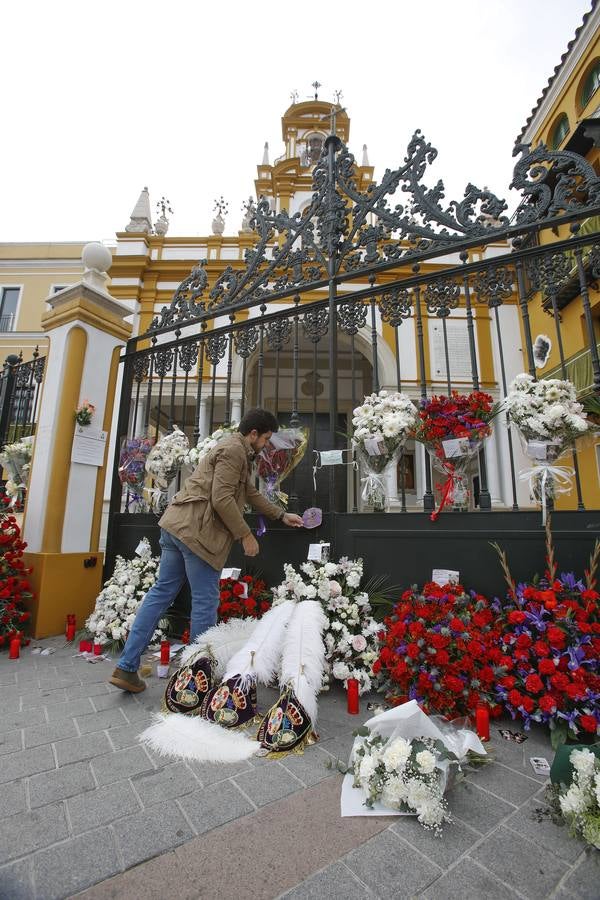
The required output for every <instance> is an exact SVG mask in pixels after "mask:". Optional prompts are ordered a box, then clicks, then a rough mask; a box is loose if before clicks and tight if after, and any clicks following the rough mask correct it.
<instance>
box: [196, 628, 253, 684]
mask: <svg viewBox="0 0 600 900" xmlns="http://www.w3.org/2000/svg"><path fill="white" fill-rule="evenodd" d="M257 625H258V622H257V620H256V619H229V621H228V622H221V623H220V624H219V625H213V627H212V628H209V629H208V631H204V632H203V633H202V634H199V635H198V637H197V638H196V640H195V641H194V643H193V644H190V645H189V646H188V647H186V648H185V649H184V650H183V651H182V654H181V665H185V663H187V662H188V660H190V659H191V658H192V657H194V656H197V655H198V654H201V653H202V651H206V650H207V649H209V648H210V651H211V653H212V655H213V656H214V657H215V659H216V661H217V667H216V670H215V673H214V677H215V678H216V679H217V680H220V678H221V676H222V675H223V672H224V671H225V669H226V668H227V664H228V662H229V660H230V659H231V657H232V656H233V655H234V654H235V653H237V652H238V650H240V649H241V648H242V647H243V646H244V644H245V643H246V641H247V640H249V638H250V637H251V636H252V632H253V631H254V629H255V628H256V626H257Z"/></svg>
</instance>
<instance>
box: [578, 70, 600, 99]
mask: <svg viewBox="0 0 600 900" xmlns="http://www.w3.org/2000/svg"><path fill="white" fill-rule="evenodd" d="M599 87H600V59H597V60H596V62H595V63H594V64H593V66H592V68H591V69H590V70H589V72H588V73H587V75H586V76H585V80H584V82H583V87H582V88H581V98H580V107H581V109H582V110H583V109H585V107H586V106H587V105H588V103H589V102H590V100H591V99H592V97H593V96H594V94H595V93H596V91H597V90H598V88H599Z"/></svg>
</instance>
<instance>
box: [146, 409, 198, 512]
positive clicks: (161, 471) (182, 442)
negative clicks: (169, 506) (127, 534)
mask: <svg viewBox="0 0 600 900" xmlns="http://www.w3.org/2000/svg"><path fill="white" fill-rule="evenodd" d="M189 449H190V445H189V441H188V439H187V437H186V436H185V434H184V433H183V431H181V430H180V429H179V428H178V427H177V425H173V431H171V432H170V433H169V434H165V435H164V437H161V439H160V440H159V441H158V442H157V443H156V444H155V445H154V447H153V448H152V449H151V451H150V453H149V454H148V456H147V458H146V464H145V468H146V472H147V473H148V474H149V475H151V476H152V477H153V479H154V481H155V483H156V484H157V485H158V487H157V488H149V489H148V488H147V489H146V490H147V492H148V493H149V494H150V506H151V507H152V509H154V511H155V512H160V511H161V510H162V508H163V507H164V506H165V504H166V498H167V490H168V488H169V485H170V484H171V482H172V481H173V479H174V478H175V477H176V476H177V473H178V472H179V470H180V469H181V467H182V466H183V464H184V462H185V459H186V456H187V454H188V451H189Z"/></svg>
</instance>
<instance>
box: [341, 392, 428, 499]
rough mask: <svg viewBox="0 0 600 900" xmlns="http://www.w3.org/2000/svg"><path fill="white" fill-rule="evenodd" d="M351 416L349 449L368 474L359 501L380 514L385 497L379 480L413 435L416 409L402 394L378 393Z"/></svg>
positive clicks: (382, 485) (371, 396) (358, 407)
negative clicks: (351, 449)
mask: <svg viewBox="0 0 600 900" xmlns="http://www.w3.org/2000/svg"><path fill="white" fill-rule="evenodd" d="M352 415H353V417H352V424H353V426H354V432H353V434H352V446H353V447H354V448H355V449H356V451H357V453H358V455H359V456H360V458H361V460H362V463H363V465H364V467H365V468H366V469H367V471H368V474H367V475H366V476H365V477H364V478H363V479H362V482H363V491H362V498H363V500H364V501H365V502H366V503H367V504H368V505H369V506H372V507H373V509H376V510H384V509H385V508H386V505H387V497H386V490H385V484H384V480H383V477H382V476H383V475H384V473H386V472H387V471H388V470H389V469H390V468H391V467H392V466H394V465H395V464H396V463H397V461H398V458H399V456H400V452H401V450H402V447H403V446H404V444H405V443H406V440H407V438H408V437H409V435H410V434H411V433H412V432H413V431H414V428H415V426H416V424H417V410H416V407H415V405H414V403H413V402H412V400H410V398H409V397H407V396H406V395H405V394H400V393H398V392H397V391H393V392H389V391H379V393H378V394H371V395H370V396H368V397H365V398H364V400H363V402H362V405H361V406H357V407H356V409H355V410H353V414H352Z"/></svg>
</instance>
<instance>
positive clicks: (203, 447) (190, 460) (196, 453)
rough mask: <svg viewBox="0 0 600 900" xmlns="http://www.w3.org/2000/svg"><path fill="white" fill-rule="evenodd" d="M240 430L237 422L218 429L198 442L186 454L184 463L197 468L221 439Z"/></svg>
mask: <svg viewBox="0 0 600 900" xmlns="http://www.w3.org/2000/svg"><path fill="white" fill-rule="evenodd" d="M237 430H238V424H237V422H232V424H231V425H223V426H222V427H221V428H217V429H216V430H215V431H213V433H212V434H210V435H209V436H208V437H205V438H201V440H199V441H198V443H197V444H196V446H195V447H192V448H191V449H190V450H188V452H187V453H186V454H185V457H184V462H185V464H186V465H187V466H191V467H192V468H193V469H195V468H196V466H197V465H198V463H199V462H200V460H201V459H202V457H203V456H206V454H207V453H208V452H209V451H210V450H212V449H213V447H216V446H217V444H218V443H219V441H220V440H221V438H224V437H225V436H226V435H228V434H233V433H234V432H236V431H237Z"/></svg>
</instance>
